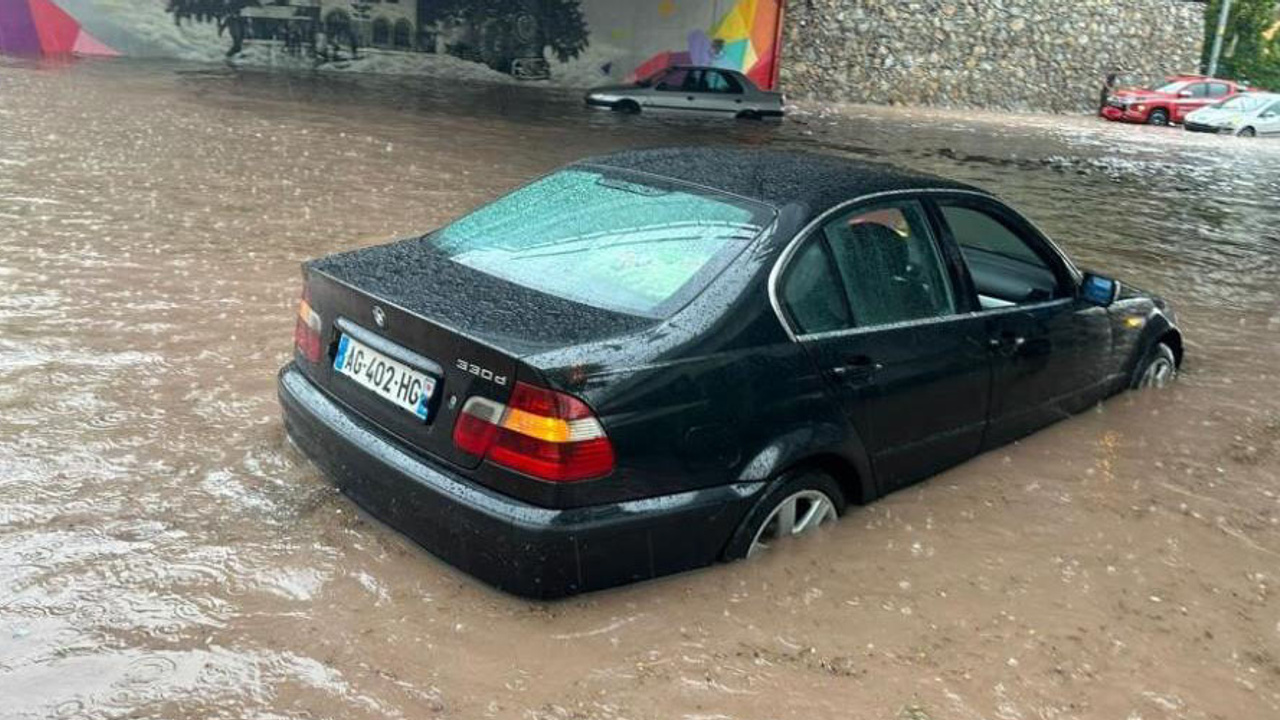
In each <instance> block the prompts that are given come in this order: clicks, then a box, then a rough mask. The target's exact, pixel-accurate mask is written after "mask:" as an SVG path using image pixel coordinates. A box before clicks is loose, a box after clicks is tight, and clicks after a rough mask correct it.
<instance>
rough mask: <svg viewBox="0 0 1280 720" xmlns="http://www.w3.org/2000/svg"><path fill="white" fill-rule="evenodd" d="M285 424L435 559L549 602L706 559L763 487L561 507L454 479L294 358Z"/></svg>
mask: <svg viewBox="0 0 1280 720" xmlns="http://www.w3.org/2000/svg"><path fill="white" fill-rule="evenodd" d="M279 396H280V405H281V408H282V410H283V415H284V424H285V429H286V430H287V431H288V433H289V436H290V437H291V438H292V439H293V441H294V442H295V443H297V445H298V446H299V447H300V448H301V449H302V451H303V452H304V453H305V454H306V455H307V456H309V457H310V458H311V459H312V460H313V461H314V462H315V463H316V464H317V465H318V466H319V467H320V469H321V470H323V471H324V473H325V474H326V475H327V476H328V477H329V478H330V480H332V481H333V482H334V483H335V484H336V485H337V486H338V488H339V489H340V490H342V492H343V493H345V494H347V495H348V496H350V497H351V498H352V499H353V500H355V501H356V502H357V503H358V504H360V505H361V506H362V507H364V508H365V509H366V510H368V511H369V512H370V513H371V514H373V515H374V516H376V517H378V518H379V519H381V520H383V521H385V522H386V523H387V524H389V525H391V526H392V527H394V528H396V529H398V530H400V531H401V532H403V533H404V534H405V535H408V536H409V537H410V538H412V539H414V540H415V541H417V542H418V543H419V544H421V545H422V546H423V547H425V548H426V549H427V550H429V551H430V552H432V553H433V554H435V555H437V556H438V557H440V558H441V559H443V560H445V561H446V562H448V563H450V564H451V565H454V566H456V567H458V568H460V569H462V570H464V571H466V572H468V573H470V574H471V575H474V576H475V577H477V578H479V579H481V580H483V581H485V582H487V583H489V584H491V585H493V586H495V587H497V588H499V589H502V590H505V591H507V592H510V593H513V594H515V595H521V596H524V597H535V598H544V599H549V598H556V597H563V596H565V595H572V594H574V593H579V592H585V591H589V590H599V589H603V588H607V587H612V586H615V585H621V584H625V583H629V582H634V581H636V580H644V579H648V578H653V577H658V576H661V575H667V574H670V573H675V572H680V571H682V570H689V569H692V568H697V567H702V566H705V565H709V564H711V563H713V562H715V561H716V560H717V559H719V557H720V555H721V553H722V551H723V549H724V547H725V545H726V544H727V543H728V541H729V538H730V535H731V534H732V533H733V531H734V530H735V529H736V528H737V526H738V523H739V522H740V521H741V519H742V517H743V516H744V515H745V514H746V512H747V510H748V509H749V508H750V506H751V504H752V503H753V502H754V501H755V499H756V497H757V496H758V494H759V493H760V492H761V491H762V490H763V489H764V483H747V484H739V485H730V486H724V487H717V488H710V489H704V490H697V491H693V492H688V493H681V494H679V495H669V496H663V497H657V498H649V499H645V500H636V501H630V502H623V503H616V504H611V505H601V506H593V507H585V508H574V509H568V510H556V509H550V508H543V507H538V506H535V505H530V504H527V503H524V502H521V501H519V500H516V499H514V498H510V497H507V496H504V495H501V494H499V493H496V492H494V491H492V490H489V489H487V488H484V487H481V486H479V485H476V484H474V483H471V482H468V481H467V480H466V479H464V478H462V477H460V476H457V475H455V474H454V473H452V472H451V471H449V470H448V469H446V468H445V467H443V466H441V465H437V464H435V463H433V462H430V461H428V460H426V459H425V458H423V457H422V456H420V455H418V454H416V453H414V452H412V451H410V450H408V449H407V448H404V447H403V446H401V445H400V444H398V443H396V442H395V441H393V440H391V439H389V438H388V437H386V436H385V435H384V434H383V433H381V432H380V431H378V430H377V429H376V428H375V427H373V426H371V425H369V424H367V423H366V422H364V421H363V419H361V418H359V417H357V416H355V415H353V414H351V413H349V412H348V411H347V410H345V409H344V408H343V407H341V406H340V405H338V404H337V403H335V402H334V401H333V400H332V399H330V398H329V397H328V396H327V395H326V394H324V393H323V392H322V391H321V390H320V389H319V388H318V387H316V386H315V385H314V384H313V383H312V382H311V381H310V380H308V379H307V378H306V377H305V376H304V375H303V374H302V373H301V372H300V371H299V370H298V369H297V368H296V367H295V366H294V365H292V364H291V365H289V366H286V367H285V368H284V369H283V370H282V371H281V372H280V378H279Z"/></svg>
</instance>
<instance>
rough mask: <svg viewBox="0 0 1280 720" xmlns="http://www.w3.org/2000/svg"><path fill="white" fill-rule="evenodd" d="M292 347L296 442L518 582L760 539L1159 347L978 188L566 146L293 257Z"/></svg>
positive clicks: (841, 164)
mask: <svg viewBox="0 0 1280 720" xmlns="http://www.w3.org/2000/svg"><path fill="white" fill-rule="evenodd" d="M295 345H296V352H295V359H294V361H293V362H291V363H290V364H289V365H287V366H286V367H285V368H284V369H283V370H282V371H281V374H280V381H279V393H280V398H281V403H282V407H283V409H284V418H285V425H286V428H287V430H288V432H289V434H290V436H291V437H292V438H293V439H294V441H295V442H296V443H297V444H298V446H299V447H301V448H302V449H303V450H304V452H306V453H307V454H308V455H309V456H310V457H311V458H312V459H313V460H314V461H315V462H316V463H317V464H318V465H319V466H320V467H321V468H323V469H324V470H325V472H326V473H327V474H328V475H329V476H330V477H331V478H332V479H333V480H334V481H335V482H336V484H337V485H338V486H339V487H340V488H341V489H342V490H343V491H344V492H346V493H347V494H348V495H350V496H351V497H353V498H354V499H355V500H356V501H357V502H359V503H360V504H362V505H363V506H365V507H366V508H367V509H369V510H370V511H371V512H372V513H373V514H375V515H376V516H378V517H380V518H382V519H384V520H386V521H387V522H388V523H390V524H391V525H393V526H395V527H397V528H399V529H400V530H401V531H403V532H404V533H406V534H407V535H409V536H411V537H413V538H414V539H415V540H417V541H418V542H419V543H421V544H422V545H423V546H424V547H426V548H427V549H429V550H431V551H432V552H434V553H435V554H437V555H438V556H440V557H442V558H444V559H445V560H447V561H449V562H450V563H452V564H454V565H456V566H458V567H460V568H462V569H464V570H466V571H468V572H470V573H472V574H474V575H476V576H477V577H479V578H481V579H483V580H485V581H487V582H489V583H491V584H493V585H495V586H497V587H500V588H503V589H505V590H507V591H510V592H513V593H516V594H520V595H527V596H537V597H557V596H563V595H566V594H572V593H576V592H582V591H587V590H594V589H600V588H605V587H610V586H614V585H618V584H623V583H627V582H632V581H635V580H640V579H646V578H651V577H656V576H660V575H664V574H668V573H673V572H678V571H682V570H687V569H691V568H696V567H701V566H705V565H709V564H712V563H714V562H716V561H718V560H726V559H735V558H741V557H745V556H749V555H753V554H756V553H760V552H763V551H766V550H768V549H770V548H771V547H772V546H774V545H775V544H776V542H777V541H778V540H780V539H783V538H787V537H791V536H797V535H805V534H807V533H809V532H812V531H814V530H816V529H817V528H818V527H820V526H822V525H824V524H826V523H828V522H830V521H833V520H835V519H837V518H838V517H839V516H840V515H841V514H842V513H843V512H844V510H845V508H846V506H847V505H848V504H851V503H866V502H870V501H871V500H873V499H875V498H876V497H878V496H881V495H883V494H886V493H888V492H891V491H893V490H895V489H897V488H901V487H903V486H906V485H909V484H911V483H914V482H916V481H919V480H921V479H923V478H926V477H929V476H930V475H932V474H934V473H937V472H939V471H940V470H942V469H945V468H947V467H949V466H951V465H955V464H957V463H959V462H962V461H964V460H966V459H967V458H970V457H972V456H974V455H975V454H978V453H980V452H982V451H984V450H988V449H991V448H994V447H998V446H1000V445H1003V444H1005V443H1008V442H1010V441H1011V440H1014V439H1017V438H1019V437H1022V436H1025V435H1027V434H1029V433H1031V432H1033V431H1035V430H1036V429H1038V428H1040V427H1043V426H1045V425H1048V424H1050V423H1052V422H1054V421H1056V420H1059V419H1062V418H1064V417H1066V416H1068V415H1070V414H1072V413H1075V412H1079V411H1080V410H1082V409H1084V408H1086V407H1089V406H1091V405H1093V404H1095V403H1097V402H1098V401H1100V400H1102V399H1104V398H1106V397H1108V396H1110V395H1112V394H1114V393H1116V392H1119V391H1121V390H1124V389H1126V388H1136V387H1152V386H1163V385H1165V384H1167V383H1168V382H1170V381H1172V380H1173V379H1174V377H1175V375H1176V374H1177V371H1178V368H1179V366H1180V364H1181V362H1182V354H1183V344H1182V336H1181V334H1180V331H1179V329H1178V327H1177V324H1176V320H1175V318H1174V315H1173V313H1172V312H1171V310H1170V309H1169V308H1168V306H1167V304H1166V303H1165V302H1164V301H1163V300H1161V299H1159V298H1157V297H1154V296H1151V295H1149V294H1146V293H1143V292H1141V291H1139V290H1136V289H1134V288H1132V287H1129V286H1128V285H1127V284H1122V283H1119V282H1117V281H1116V280H1113V279H1111V278H1108V277H1106V276H1104V275H1099V274H1094V273H1088V272H1083V271H1081V270H1079V269H1078V268H1077V267H1076V266H1075V265H1074V263H1072V262H1071V260H1070V259H1068V258H1067V257H1066V256H1065V255H1064V254H1063V253H1062V252H1061V251H1060V250H1059V249H1058V247H1057V246H1056V245H1055V244H1054V243H1053V242H1052V241H1051V240H1050V239H1049V238H1047V237H1046V236H1045V235H1044V234H1042V233H1041V232H1040V231H1039V230H1037V229H1036V227H1035V226H1034V225H1033V224H1032V223H1031V222H1029V221H1028V220H1027V219H1025V218H1024V217H1023V216H1022V215H1020V214H1019V213H1017V212H1016V211H1015V210H1013V209H1012V208H1010V207H1009V206H1008V205H1006V204H1004V203H1003V202H1001V201H1000V200H998V199H997V198H995V197H994V196H992V195H990V194H988V193H986V192H984V191H982V190H979V189H977V188H975V187H972V186H969V185H965V184H962V183H957V182H952V181H948V180H944V179H940V178H936V177H932V176H927V175H920V174H915V173H910V172H906V171H902V170H898V169H895V168H893V167H889V166H884V165H875V164H868V163H863V162H856V161H851V160H846V159H843V158H837V157H831V156H824V155H812V154H806V153H795V152H778V151H752V150H735V149H723V148H721V149H713V148H709V149H669V150H649V151H639V152H629V153H621V154H615V155H610V156H605V157H600V158H594V159H589V160H584V161H581V162H578V163H575V164H573V165H570V166H568V167H566V168H564V169H562V170H560V171H558V172H555V173H552V174H550V175H548V176H546V177H543V178H541V179H539V180H537V181H535V182H533V183H531V184H529V185H527V186H525V187H523V188H521V189H519V190H516V191H515V192H513V193H512V194H510V195H508V196H506V197H503V198H501V199H499V200H497V201H495V202H493V203H491V204H489V205H487V206H485V207H482V208H481V209H479V210H477V211H475V212H473V213H472V214H470V215H467V216H465V217H463V218H461V219H460V220H457V221H456V222H454V223H452V224H451V225H448V226H447V227H445V228H444V229H442V230H439V231H437V232H433V233H430V234H427V235H425V236H422V237H419V238H412V239H408V240H404V241H400V242H397V243H393V244H390V245H384V246H380V247H374V248H367V249H362V250H356V251H352V252H347V253H343V254H339V255H334V256H330V257H327V258H323V259H321V260H317V261H314V262H311V263H308V264H307V265H305V266H304V292H303V299H302V302H301V304H300V308H299V316H298V319H297V329H296V343H295ZM353 353H355V355H353ZM353 358H355V359H353Z"/></svg>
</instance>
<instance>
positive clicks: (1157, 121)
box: [1147, 108, 1169, 126]
mask: <svg viewBox="0 0 1280 720" xmlns="http://www.w3.org/2000/svg"><path fill="white" fill-rule="evenodd" d="M1147 124H1148V125H1162V126H1163V125H1168V124H1169V111H1168V110H1165V109H1164V108H1156V109H1155V110H1152V111H1151V113H1150V114H1149V115H1147Z"/></svg>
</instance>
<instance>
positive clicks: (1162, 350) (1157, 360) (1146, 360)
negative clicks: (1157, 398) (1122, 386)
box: [1129, 342, 1178, 390]
mask: <svg viewBox="0 0 1280 720" xmlns="http://www.w3.org/2000/svg"><path fill="white" fill-rule="evenodd" d="M1177 379H1178V357H1177V355H1175V354H1174V352H1173V348H1171V347H1169V345H1168V343H1164V342H1158V343H1156V344H1155V345H1152V346H1151V349H1150V350H1148V351H1147V354H1146V355H1145V356H1143V358H1142V361H1141V362H1139V363H1138V367H1137V368H1135V369H1134V371H1133V381H1132V382H1131V383H1130V384H1129V385H1130V387H1131V388H1132V389H1134V390H1148V389H1156V390H1159V389H1161V388H1165V387H1168V386H1169V384H1170V383H1172V382H1174V381H1175V380H1177Z"/></svg>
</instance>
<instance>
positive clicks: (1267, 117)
mask: <svg viewBox="0 0 1280 720" xmlns="http://www.w3.org/2000/svg"><path fill="white" fill-rule="evenodd" d="M1183 127H1184V128H1186V129H1187V130H1190V131H1192V132H1209V133H1226V134H1229V135H1239V136H1241V137H1259V136H1271V137H1276V136H1280V95H1276V94H1274V93H1263V92H1251V93H1243V94H1241V95H1236V96H1233V97H1229V98H1227V99H1226V100H1223V101H1222V102H1219V103H1214V104H1213V105H1210V106H1208V107H1203V108H1200V109H1199V110H1196V111H1195V112H1193V113H1191V114H1190V115H1188V116H1187V119H1186V121H1184V122H1183Z"/></svg>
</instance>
